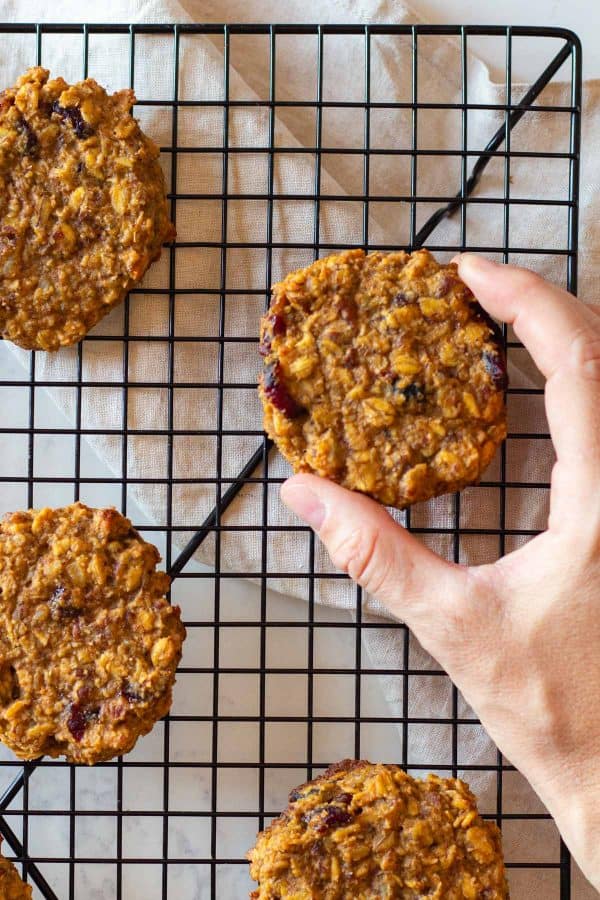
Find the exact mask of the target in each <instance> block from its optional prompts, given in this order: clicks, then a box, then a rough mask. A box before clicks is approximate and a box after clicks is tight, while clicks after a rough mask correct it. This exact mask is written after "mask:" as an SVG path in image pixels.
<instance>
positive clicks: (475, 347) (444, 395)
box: [259, 250, 507, 508]
mask: <svg viewBox="0 0 600 900" xmlns="http://www.w3.org/2000/svg"><path fill="white" fill-rule="evenodd" d="M260 351H261V353H262V355H263V356H264V362H265V368H264V370H263V373H262V375H261V377H260V381H259V393H260V397H261V400H262V403H263V407H264V427H265V430H266V431H267V433H268V434H269V436H270V437H271V438H273V439H274V441H275V442H276V444H277V446H278V448H279V450H280V451H281V453H282V454H283V455H284V456H285V457H286V459H287V460H288V461H289V462H290V463H291V464H292V466H293V468H294V470H295V471H296V472H313V473H315V474H317V475H321V476H324V477H326V478H330V479H332V480H333V481H337V482H338V483H339V484H342V485H344V486H345V487H348V488H351V489H354V490H358V491H362V492H363V493H366V494H369V495H370V496H372V497H375V499H377V500H380V501H381V502H382V503H384V504H386V505H388V506H395V507H398V508H403V507H405V506H408V505H409V504H411V503H415V502H417V501H419V500H427V499H429V498H431V497H434V496H437V495H438V494H443V493H448V492H451V491H456V490H460V489H461V488H463V487H465V486H466V485H468V484H472V483H476V482H477V481H478V480H479V478H480V476H481V473H482V472H483V470H484V469H485V468H486V466H487V465H488V464H489V463H490V461H491V459H492V457H493V456H494V453H495V451H496V449H497V447H498V445H499V444H500V443H501V442H502V440H503V439H504V438H505V437H506V408H505V402H504V391H505V389H506V386H507V376H506V361H505V356H504V350H503V346H502V339H501V334H500V333H499V331H498V329H497V327H496V326H495V324H494V323H493V322H492V320H491V319H490V318H489V317H488V316H487V314H486V313H484V311H483V310H482V309H481V307H480V306H479V304H478V303H477V301H476V300H475V298H474V297H473V295H472V294H471V292H470V291H469V289H468V288H467V286H466V285H465V284H464V283H463V282H462V281H461V280H460V278H459V277H458V274H457V269H456V266H455V265H453V264H450V265H447V266H442V265H438V263H437V262H436V261H435V259H434V258H433V256H432V255H431V254H430V253H429V252H428V251H427V250H419V251H416V252H415V253H413V254H411V255H409V254H407V253H404V252H394V253H380V252H375V253H370V254H368V255H365V253H364V252H363V251H362V250H348V251H345V252H344V253H339V254H335V255H333V256H328V257H325V258H324V259H320V260H318V261H317V262H315V263H313V264H312V265H310V266H308V268H306V269H301V270H299V271H297V272H293V273H292V274H290V275H288V276H287V278H285V279H284V280H283V281H282V282H280V283H279V284H276V285H275V286H274V288H273V295H272V300H271V305H270V307H269V311H268V312H267V314H266V315H265V316H264V317H263V319H262V323H261V343H260Z"/></svg>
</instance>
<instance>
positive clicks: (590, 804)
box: [533, 770, 600, 892]
mask: <svg viewBox="0 0 600 900" xmlns="http://www.w3.org/2000/svg"><path fill="white" fill-rule="evenodd" d="M533 786H534V787H536V785H535V784H534V785H533ZM536 790H537V791H538V793H539V795H540V798H541V799H542V801H543V802H544V803H545V805H546V807H547V809H548V811H549V812H550V814H551V815H552V817H553V818H554V821H555V822H556V825H557V827H558V830H559V832H560V834H561V836H562V838H563V840H564V842H565V844H566V845H567V847H568V848H569V850H570V852H571V854H572V856H573V858H574V859H575V861H576V862H577V864H578V865H579V868H580V869H581V871H582V872H583V874H584V875H585V877H586V878H587V879H588V881H589V882H590V883H591V884H592V885H593V887H594V888H595V889H596V890H597V891H599V892H600V840H599V835H600V775H599V774H598V771H597V770H595V771H593V772H590V773H589V777H586V775H585V774H584V775H582V774H579V773H578V774H576V775H573V773H566V772H563V774H562V777H560V778H558V779H553V780H548V781H543V782H541V783H540V786H539V789H538V788H537V787H536Z"/></svg>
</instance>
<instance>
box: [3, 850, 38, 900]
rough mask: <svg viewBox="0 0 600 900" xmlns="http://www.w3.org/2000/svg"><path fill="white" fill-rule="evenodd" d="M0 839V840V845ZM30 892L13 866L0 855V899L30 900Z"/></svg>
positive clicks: (29, 888)
mask: <svg viewBox="0 0 600 900" xmlns="http://www.w3.org/2000/svg"><path fill="white" fill-rule="evenodd" d="M1 841H2V838H0V843H1ZM31 896H32V891H31V887H30V886H29V885H28V884H25V882H24V881H22V880H21V877H20V875H19V873H18V871H17V870H16V868H15V866H14V865H13V863H11V861H10V860H9V859H6V858H5V857H4V856H3V855H2V853H0V898H2V900H31Z"/></svg>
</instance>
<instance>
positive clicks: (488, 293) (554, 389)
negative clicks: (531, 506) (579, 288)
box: [457, 253, 600, 506]
mask: <svg viewBox="0 0 600 900" xmlns="http://www.w3.org/2000/svg"><path fill="white" fill-rule="evenodd" d="M457 263H458V271H459V274H460V276H461V278H462V279H463V280H464V281H465V282H466V283H467V285H468V286H469V287H470V288H471V290H472V291H473V293H474V294H475V296H476V297H477V299H478V300H479V302H480V303H481V305H482V306H483V307H484V309H486V310H487V312H489V313H490V314H491V315H492V316H494V317H495V318H496V319H500V320H501V321H502V322H507V323H510V324H512V326H513V328H514V330H515V333H516V334H517V336H518V338H519V339H520V340H521V341H522V342H523V344H524V345H525V347H526V348H527V349H528V350H529V352H530V353H531V356H532V357H533V360H534V362H535V363H536V365H537V366H538V368H539V369H540V371H541V372H542V374H543V375H545V376H546V378H547V384H546V412H547V416H548V423H549V426H550V433H551V435H552V440H553V442H554V448H555V450H556V454H557V457H558V461H559V464H564V465H562V466H561V467H560V470H559V473H558V476H559V477H557V478H556V483H557V484H560V485H561V486H562V487H561V489H560V491H559V493H560V495H561V497H562V496H564V497H565V498H566V496H567V494H568V492H569V491H571V492H572V496H571V499H573V497H574V496H575V495H577V497H578V499H580V500H581V502H582V503H585V505H586V506H587V505H588V504H589V502H590V501H592V502H595V500H596V498H595V497H594V493H595V485H596V483H597V482H598V478H597V473H598V467H599V466H600V399H599V392H598V388H599V383H600V320H599V318H598V317H597V316H595V315H594V314H593V312H592V311H591V310H590V309H588V308H587V307H586V306H585V305H584V304H583V303H581V302H580V301H579V300H577V298H576V297H573V296H572V295H571V294H569V293H567V292H566V291H562V290H560V288H557V287H555V286H554V285H551V284H549V283H548V282H547V281H544V279H543V278H541V277H540V276H539V275H536V274H534V273H533V272H529V271H528V270H527V269H520V268H518V267H516V266H509V265H498V264H497V263H493V262H490V261H489V260H487V259H484V258H483V257H480V256H476V255H474V254H471V253H466V254H462V255H461V256H459V257H458V259H457ZM554 493H555V492H553V494H554ZM557 499H559V501H560V498H559V497H557ZM554 500H555V498H554V496H553V503H554Z"/></svg>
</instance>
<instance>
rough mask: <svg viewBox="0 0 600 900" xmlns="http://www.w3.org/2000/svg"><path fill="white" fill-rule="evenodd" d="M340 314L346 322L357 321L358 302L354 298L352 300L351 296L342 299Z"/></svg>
mask: <svg viewBox="0 0 600 900" xmlns="http://www.w3.org/2000/svg"><path fill="white" fill-rule="evenodd" d="M339 310H340V316H341V317H342V319H343V320H344V322H356V319H357V317H358V309H357V307H356V303H355V302H354V300H350V298H348V297H347V298H346V299H344V300H342V302H341V303H340V305H339Z"/></svg>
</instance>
